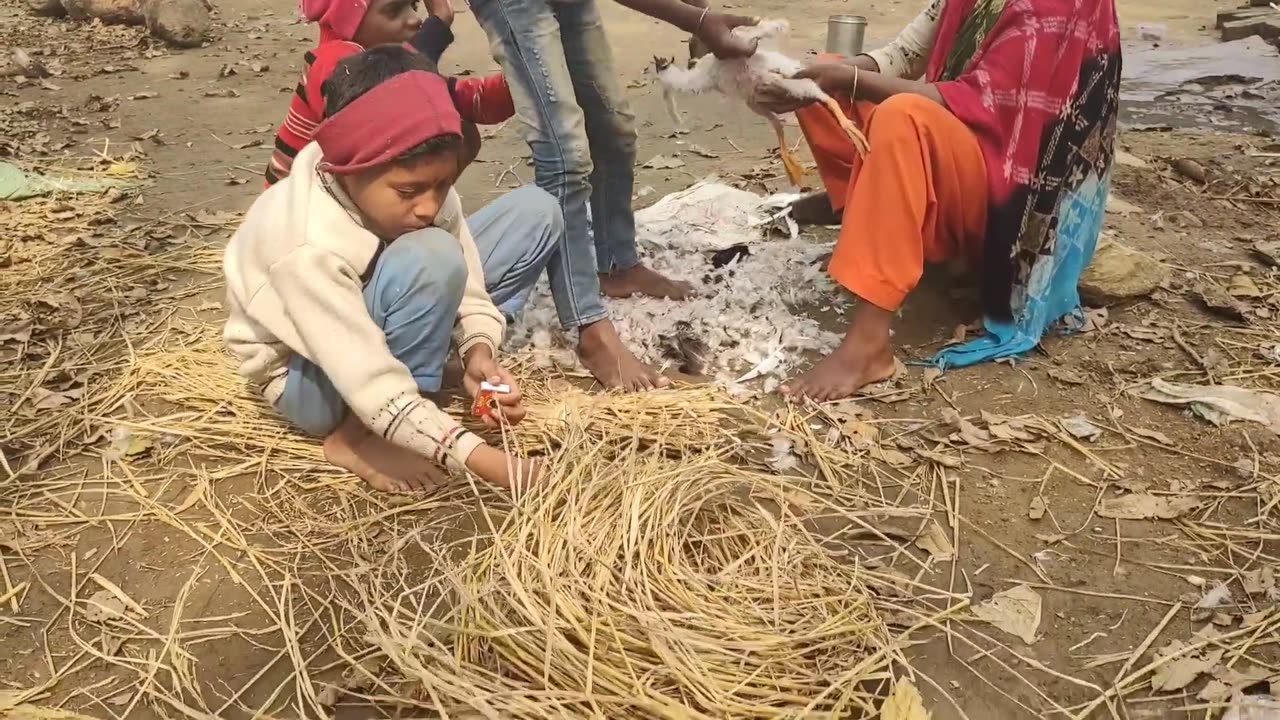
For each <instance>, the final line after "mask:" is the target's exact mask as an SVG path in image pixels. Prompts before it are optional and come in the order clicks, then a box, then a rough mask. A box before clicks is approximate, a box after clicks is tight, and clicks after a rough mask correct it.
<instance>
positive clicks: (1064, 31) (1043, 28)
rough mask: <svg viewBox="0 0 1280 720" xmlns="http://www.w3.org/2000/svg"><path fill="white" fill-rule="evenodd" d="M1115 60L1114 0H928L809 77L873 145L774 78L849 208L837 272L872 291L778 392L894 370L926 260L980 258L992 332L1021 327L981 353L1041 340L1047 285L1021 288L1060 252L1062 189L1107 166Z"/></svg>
mask: <svg viewBox="0 0 1280 720" xmlns="http://www.w3.org/2000/svg"><path fill="white" fill-rule="evenodd" d="M1029 29H1034V30H1035V32H1034V33H1032V32H1030V30H1029ZM1119 67H1120V66H1119V34H1118V31H1117V29H1116V25H1115V8H1114V4H1113V0H932V2H931V3H930V5H929V7H928V8H926V10H925V11H924V12H923V13H921V15H920V17H918V18H917V19H916V21H915V22H914V23H912V25H911V26H909V27H908V28H907V29H906V30H905V31H904V32H903V33H902V35H900V36H899V38H898V39H897V40H896V41H895V42H894V43H892V44H891V45H889V46H887V47H886V48H885V49H883V50H880V51H877V52H873V53H871V54H869V55H861V56H858V57H857V58H855V59H854V60H852V61H850V62H842V61H839V60H838V59H836V60H833V59H832V58H831V57H829V56H828V57H823V58H819V61H818V62H817V63H816V64H814V65H811V66H809V67H808V68H806V69H805V70H804V71H802V72H801V73H800V74H799V75H798V76H797V77H806V78H810V79H812V80H814V81H816V82H817V83H818V85H819V86H820V87H822V89H823V90H824V91H826V92H827V93H828V94H830V95H832V96H833V97H835V98H837V100H838V101H839V102H840V103H841V106H842V109H843V110H844V112H845V114H846V115H847V116H848V117H849V118H850V119H852V120H854V122H855V124H857V125H858V126H859V127H860V128H861V129H862V130H863V131H864V133H865V134H866V136H867V140H868V143H869V146H870V149H869V151H868V152H867V154H866V156H865V157H860V156H859V155H858V152H857V151H856V150H855V147H854V144H853V142H852V141H851V140H850V138H849V135H848V134H847V133H846V132H845V131H844V130H843V129H842V128H841V127H840V125H839V124H838V123H837V122H836V120H835V118H834V117H833V116H832V114H831V113H830V112H828V111H827V109H826V108H824V107H823V106H822V105H820V104H809V103H808V102H807V101H800V100H795V99H792V98H789V97H787V96H786V95H785V93H784V91H783V90H782V89H780V88H777V87H768V86H767V87H765V88H763V89H762V90H761V91H760V92H759V93H758V95H757V97H756V98H755V100H756V101H757V102H759V103H760V104H761V105H764V106H765V107H768V108H769V109H771V110H773V111H775V112H791V111H794V112H796V116H797V118H798V119H799V121H800V126H801V128H802V129H803V131H804V135H805V138H806V139H807V140H808V143H809V146H810V148H811V149H812V151H813V155H814V158H815V159H816V161H817V165H818V171H819V173H820V174H821V176H822V181H823V184H824V185H825V186H826V189H827V196H828V199H829V201H830V204H831V207H832V209H833V210H834V211H838V212H841V213H842V223H841V231H840V237H839V240H838V242H837V243H836V247H835V251H834V253H833V255H832V258H831V267H830V272H831V275H832V277H833V278H834V279H835V280H836V281H837V282H838V283H840V284H841V285H842V286H843V287H845V288H846V289H848V290H849V291H850V292H852V293H853V294H854V295H856V296H857V297H858V299H859V302H858V304H857V307H856V308H855V310H854V311H853V313H852V319H851V322H850V324H849V328H848V330H847V332H846V334H845V338H844V341H843V342H842V343H841V345H840V347H839V348H838V349H836V350H835V351H834V352H833V353H832V354H831V355H829V356H828V357H826V358H824V359H823V360H822V361H821V362H819V363H818V364H817V365H815V366H814V367H813V368H812V369H811V370H809V371H808V372H807V373H805V374H804V375H802V376H800V377H799V378H796V379H794V380H792V381H791V382H789V383H787V384H786V385H784V386H783V388H782V391H783V392H784V393H786V394H788V395H791V396H793V397H805V398H809V399H812V400H817V401H824V400H833V399H838V398H842V397H847V396H849V395H852V394H853V393H855V392H856V391H857V390H858V389H860V388H861V387H863V386H865V385H867V384H870V383H873V382H877V381H880V380H883V379H886V378H888V377H890V376H891V375H892V374H893V371H894V367H895V360H894V354H893V348H892V344H891V341H890V338H891V333H890V326H891V321H892V319H893V317H894V315H895V314H896V312H897V311H898V310H899V309H900V308H901V307H902V304H903V302H904V301H905V300H906V298H907V295H908V294H910V293H911V291H912V290H914V289H915V287H916V285H917V283H918V282H919V280H920V278H921V276H922V275H923V273H924V265H925V263H942V262H954V261H962V262H964V263H966V264H967V265H968V266H970V267H972V268H974V269H976V270H977V271H978V274H979V275H980V278H981V281H982V285H983V300H984V306H985V307H984V310H985V312H986V314H987V317H988V320H989V321H988V329H989V330H990V329H991V328H992V326H993V322H994V323H996V324H999V323H1001V322H1004V323H1007V324H1009V327H1011V328H1013V329H1014V330H1017V331H1018V332H1017V333H1015V334H1016V335H1017V337H1016V338H1014V340H1017V342H1010V343H1008V344H1007V347H996V348H995V349H994V350H992V352H990V353H986V354H985V357H984V358H982V359H989V358H990V357H995V356H998V353H1000V352H1004V351H1006V350H1011V349H1017V348H1023V349H1025V348H1024V346H1025V345H1026V343H1025V342H1023V341H1024V340H1025V337H1024V336H1029V335H1034V336H1035V338H1034V341H1038V340H1039V333H1040V332H1043V330H1044V327H1047V325H1048V323H1047V322H1046V323H1040V318H1039V317H1038V316H1037V317H1034V318H1031V320H1032V322H1027V313H1026V312H1025V311H1026V308H1027V307H1031V308H1032V309H1033V310H1037V309H1038V308H1040V307H1041V305H1044V303H1040V304H1039V305H1037V304H1036V302H1037V301H1039V300H1042V299H1043V298H1041V297H1040V296H1036V297H1033V298H1032V302H1031V305H1030V306H1028V305H1026V304H1025V303H1023V302H1022V301H1021V300H1016V299H1015V297H1021V296H1022V295H1025V291H1026V290H1027V288H1028V287H1029V286H1032V285H1035V283H1030V282H1029V278H1030V277H1031V276H1032V274H1033V273H1032V269H1033V267H1034V266H1035V264H1036V262H1037V261H1038V260H1041V259H1044V258H1046V257H1047V258H1050V259H1052V258H1053V254H1054V252H1055V249H1054V246H1055V243H1056V242H1057V241H1058V239H1057V237H1056V232H1057V230H1056V228H1057V220H1058V214H1059V210H1060V209H1061V208H1062V207H1063V206H1064V202H1063V201H1064V200H1066V199H1069V198H1070V197H1071V196H1072V195H1073V193H1074V192H1075V191H1076V190H1078V189H1079V187H1080V186H1081V185H1082V184H1083V183H1084V181H1085V179H1086V178H1087V177H1092V178H1094V179H1095V180H1096V178H1098V177H1105V174H1106V171H1107V169H1108V168H1109V167H1110V159H1111V147H1112V136H1113V134H1114V119H1115V103H1114V92H1113V91H1114V87H1113V85H1118V80H1119ZM922 75H924V76H925V78H926V81H917V80H915V79H912V78H918V77H921V76H922ZM1090 187H1092V186H1090ZM1090 198H1091V199H1092V198H1093V194H1091V195H1090ZM1095 204H1096V203H1095ZM1077 214H1079V213H1077ZM1073 217H1074V216H1073ZM1076 224H1078V223H1076ZM1076 224H1072V227H1073V228H1074V227H1075V226H1076ZM1046 228H1048V229H1049V230H1046ZM1073 232H1074V231H1073ZM1088 232H1090V230H1089V228H1088V227H1085V228H1084V229H1083V231H1082V233H1077V234H1079V235H1081V236H1082V237H1083V236H1086V235H1087V234H1088ZM1093 232H1094V237H1093V238H1092V240H1090V239H1088V238H1087V237H1084V242H1082V243H1081V244H1082V245H1087V254H1088V255H1091V254H1092V247H1093V245H1092V243H1093V242H1096V229H1094V230H1093ZM1071 241H1072V242H1074V239H1071ZM1059 260H1061V258H1059ZM1086 264H1087V260H1086ZM1069 265H1070V266H1071V267H1068V266H1069ZM1042 268H1049V270H1048V271H1046V272H1056V271H1057V270H1058V269H1062V268H1066V269H1067V270H1069V271H1070V270H1073V269H1074V264H1072V263H1064V262H1058V263H1056V265H1055V264H1054V263H1053V262H1049V263H1048V264H1047V265H1045V266H1042ZM1080 269H1083V268H1080ZM1077 272H1078V271H1077ZM1044 274H1046V273H1042V275H1044ZM1055 279H1056V278H1055ZM1073 280H1074V279H1073V278H1069V279H1068V281H1070V286H1071V295H1072V297H1073V298H1074V301H1070V298H1068V301H1070V303H1069V304H1071V305H1072V307H1074V306H1076V305H1078V302H1079V300H1078V296H1075V295H1074V292H1075V291H1074V287H1075V285H1074V282H1073ZM1064 282H1067V281H1064ZM1039 290H1041V288H1040V287H1035V291H1039ZM1050 304H1051V305H1053V306H1054V307H1057V306H1058V305H1060V304H1061V303H1050ZM1037 312H1038V310H1037ZM1064 312H1066V311H1064ZM1039 314H1044V313H1039ZM1015 316H1016V317H1015ZM1060 317H1062V313H1059V314H1058V315H1057V317H1054V318H1052V321H1056V320H1057V319H1058V318H1060ZM1028 328H1030V329H1028ZM1032 344H1033V345H1034V342H1033V343H1032Z"/></svg>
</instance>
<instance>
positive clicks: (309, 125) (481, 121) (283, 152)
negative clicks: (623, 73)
mask: <svg viewBox="0 0 1280 720" xmlns="http://www.w3.org/2000/svg"><path fill="white" fill-rule="evenodd" d="M452 42H453V34H452V32H450V30H449V27H448V26H447V25H445V24H444V23H443V22H441V21H440V20H439V19H438V18H435V17H431V18H428V19H427V21H426V22H425V23H424V24H423V26H422V29H421V30H419V31H418V33H417V34H416V35H415V36H414V38H413V40H412V41H411V45H412V47H413V49H415V50H417V51H418V52H421V53H423V54H424V55H426V56H427V57H428V58H430V59H431V61H432V62H433V63H438V62H439V61H440V56H441V55H443V54H444V50H445V48H447V47H448V46H449V44H450V43H452ZM363 50H364V48H362V47H360V46H359V45H357V44H356V43H353V42H349V41H347V40H332V39H322V40H321V43H320V45H319V47H317V48H316V49H314V50H311V51H308V52H307V54H306V55H304V56H303V62H304V65H303V69H302V78H301V79H300V80H299V81H298V87H297V89H296V90H294V93H293V99H292V100H291V101H290V103H289V113H288V115H286V116H285V119H284V122H283V123H282V124H281V125H280V130H279V131H278V132H277V133H276V140H275V150H274V152H273V153H272V155H271V162H270V164H268V165H267V172H266V181H267V187H270V186H272V185H274V184H276V183H277V182H279V181H280V180H282V179H284V178H285V177H287V176H288V175H289V171H290V170H291V169H292V167H293V160H294V158H295V157H297V155H298V152H299V151H301V150H302V148H304V147H306V145H307V143H309V142H311V136H312V134H314V133H315V130H316V126H317V125H319V124H320V121H321V120H323V119H324V97H323V96H322V94H321V89H322V87H323V85H324V81H325V80H327V79H329V76H331V75H332V74H333V70H334V68H335V67H337V65H338V63H339V62H340V61H341V60H342V59H343V58H345V57H349V56H351V55H355V54H356V53H359V52H361V51H363ZM448 80H449V91H450V92H451V93H452V95H453V100H454V104H455V105H457V107H458V114H460V115H461V116H462V119H463V120H464V121H467V122H472V123H476V124H478V125H496V124H498V123H501V122H503V121H505V120H507V119H508V118H510V117H511V116H512V115H514V114H515V105H514V103H513V102H512V100H511V90H510V89H509V88H508V87H507V80H506V78H504V77H503V76H502V75H500V74H498V75H490V76H489V77H484V78H449V79H448Z"/></svg>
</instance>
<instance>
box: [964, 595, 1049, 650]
mask: <svg viewBox="0 0 1280 720" xmlns="http://www.w3.org/2000/svg"><path fill="white" fill-rule="evenodd" d="M1041 604H1042V601H1041V599H1040V594H1039V593H1037V592H1036V591H1035V590H1032V589H1031V588H1030V587H1027V586H1026V585H1019V586H1017V587H1015V588H1012V589H1009V590H1005V591H1004V592H998V593H996V594H995V595H993V596H992V597H991V599H990V600H988V601H986V602H984V603H982V604H980V605H977V606H975V607H974V608H973V614H974V615H976V616H977V618H978V619H979V620H982V621H984V622H988V623H991V624H992V625H994V626H996V627H998V628H1000V629H1001V630H1003V631H1005V632H1007V633H1009V634H1010V635H1014V636H1017V637H1019V638H1021V639H1022V641H1023V642H1025V643H1026V644H1028V645H1031V644H1032V643H1034V642H1035V641H1036V640H1037V638H1036V632H1037V631H1038V630H1039V629H1040V608H1041Z"/></svg>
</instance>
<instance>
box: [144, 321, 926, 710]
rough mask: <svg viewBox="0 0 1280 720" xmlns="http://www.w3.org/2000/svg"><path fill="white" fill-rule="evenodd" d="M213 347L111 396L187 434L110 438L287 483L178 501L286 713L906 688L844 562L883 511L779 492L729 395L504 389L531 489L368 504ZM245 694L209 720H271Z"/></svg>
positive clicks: (151, 358)
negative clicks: (264, 652)
mask: <svg viewBox="0 0 1280 720" xmlns="http://www.w3.org/2000/svg"><path fill="white" fill-rule="evenodd" d="M216 344H217V340H216V336H215V335H214V334H213V332H212V331H210V332H208V333H203V334H202V336H201V337H200V338H199V339H198V340H192V341H189V342H183V343H180V344H178V345H177V346H175V347H171V348H170V349H168V350H166V351H164V352H161V353H156V354H154V355H143V356H140V357H138V358H137V359H136V360H135V362H134V364H133V370H134V372H133V373H129V374H127V375H126V376H124V377H122V378H121V380H120V382H121V384H122V386H124V385H127V386H129V387H133V388H146V395H148V396H150V397H155V398H157V399H163V400H166V401H169V402H180V403H181V407H182V410H181V411H180V412H177V413H172V414H166V415H160V416H156V417H152V418H142V417H137V418H134V419H132V420H124V421H122V424H121V426H122V427H125V428H127V429H128V431H129V432H130V433H134V434H136V435H141V436H146V437H155V438H163V437H167V438H170V440H166V441H164V442H157V445H162V446H167V444H168V443H175V444H176V445H177V446H180V447H183V448H184V449H185V450H186V451H187V452H188V453H192V454H194V455H204V456H223V457H226V458H228V459H230V458H234V457H246V458H247V457H248V456H252V455H261V454H264V453H269V454H270V456H271V458H272V471H273V474H274V473H276V472H279V473H287V474H290V475H292V476H293V478H292V479H291V480H290V482H287V483H279V482H278V480H275V479H271V476H270V475H269V476H265V477H263V478H262V481H261V482H260V483H258V484H257V488H258V492H256V493H255V494H254V495H252V496H242V500H241V502H242V503H243V507H242V508H241V511H240V512H233V508H232V507H230V506H227V505H225V504H224V503H223V501H222V500H220V499H219V498H218V497H217V496H216V495H215V494H214V493H213V492H211V490H212V488H211V487H210V488H208V489H206V490H202V491H201V490H193V491H192V493H193V494H195V493H196V492H201V493H202V494H201V497H200V502H199V503H198V504H197V506H196V509H200V508H201V507H203V508H204V509H207V510H208V511H209V512H210V513H211V514H212V517H211V518H210V520H211V521H212V522H213V526H212V527H213V528H216V529H211V530H210V531H207V532H209V533H211V534H216V535H218V536H219V537H222V538H232V540H231V541H230V545H231V546H232V547H234V548H235V549H236V550H237V551H239V552H243V553H245V554H246V555H245V558H246V559H245V560H243V561H236V562H235V565H236V566H237V567H239V568H240V570H239V572H241V573H243V574H246V575H253V576H258V577H260V578H261V580H262V584H261V585H259V584H258V583H257V582H254V583H252V585H254V586H257V587H258V590H257V591H256V594H257V598H256V601H257V602H258V603H259V604H260V606H261V609H262V610H263V611H264V612H266V613H267V614H268V615H269V617H270V618H271V622H272V623H274V624H275V625H276V626H277V627H278V628H279V632H280V633H281V635H282V636H283V637H285V638H286V639H287V642H286V646H287V647H289V648H291V650H290V654H291V656H292V654H293V653H295V652H296V656H293V660H292V666H293V668H294V672H295V673H297V675H296V682H297V698H296V702H297V705H296V708H297V710H296V711H297V712H299V713H300V714H303V715H315V714H318V713H322V712H325V711H326V709H327V708H331V707H332V706H334V705H336V704H339V703H342V704H351V703H358V704H362V703H372V704H375V705H380V706H384V707H385V706H387V705H400V706H407V707H412V708H417V709H419V710H424V711H427V710H429V711H431V712H438V713H440V714H441V715H442V716H447V717H474V716H483V717H493V718H511V717H520V718H544V717H545V718H551V717H556V718H563V717H588V716H594V717H610V718H623V717H636V718H667V717H671V718H674V717H681V718H689V717H741V718H748V717H761V718H773V717H796V716H804V717H833V718H834V717H850V716H858V715H861V714H868V715H869V714H872V713H874V712H876V711H877V708H878V707H879V705H880V703H881V698H883V697H884V696H885V694H886V693H887V692H888V690H889V686H890V684H891V682H892V679H893V677H894V675H895V673H897V674H900V673H901V672H902V670H903V669H904V668H905V667H906V666H905V664H900V663H901V658H900V657H899V656H898V655H897V648H898V642H897V641H896V640H895V639H894V638H892V637H891V634H890V632H889V630H888V629H887V628H886V626H885V625H884V623H883V622H882V621H881V619H880V612H879V611H878V610H877V604H879V603H881V602H883V600H884V598H883V597H881V596H880V594H877V592H873V590H876V591H880V590H881V589H882V586H883V584H884V580H883V578H882V577H878V576H877V575H876V574H875V573H873V572H872V573H869V572H868V571H867V570H866V569H865V568H863V567H862V566H861V565H860V561H859V559H858V557H859V555H857V554H856V553H855V552H853V551H852V544H853V543H854V542H855V541H858V540H865V539H866V527H867V526H868V524H870V523H872V522H874V521H875V518H873V517H872V516H873V515H877V516H878V515H879V514H882V513H884V512H885V510H884V503H882V502H881V501H879V500H875V499H871V498H868V497H866V496H864V495H862V494H860V492H859V491H858V490H857V489H856V486H855V484H854V483H853V482H850V483H849V487H848V488H845V489H840V488H833V486H832V485H831V484H830V483H829V482H828V481H825V480H824V481H822V482H821V483H819V482H815V481H813V480H811V479H809V478H807V477H803V476H799V475H793V476H780V475H777V474H775V473H774V472H772V471H770V470H768V466H767V461H768V449H769V447H770V442H771V438H772V437H773V436H775V435H777V434H785V433H788V432H790V431H789V430H788V429H787V428H782V427H777V426H776V425H771V424H770V423H769V420H768V417H767V416H765V415H763V414H761V413H759V411H756V410H751V409H748V408H747V407H746V406H744V405H741V404H739V403H738V402H737V401H734V400H732V399H730V398H729V397H728V395H727V394H725V393H724V392H723V391H722V390H718V389H715V388H712V387H683V388H679V389H675V390H669V391H661V392H654V393H648V394H643V395H599V394H592V393H586V392H583V391H582V390H579V389H577V388H574V387H572V386H571V385H569V384H568V383H566V382H564V381H562V380H550V381H548V380H546V379H545V375H540V374H534V373H531V372H530V368H531V367H532V366H531V364H523V365H521V364H517V365H516V373H517V375H521V376H525V377H527V378H528V382H527V383H525V384H524V385H523V389H524V391H525V392H526V395H527V397H528V398H529V400H530V404H531V406H532V407H531V414H530V418H529V419H528V420H527V421H526V423H525V424H523V425H521V426H520V427H519V428H517V429H515V430H513V431H510V432H509V433H507V435H506V437H505V438H501V437H496V438H493V441H494V442H504V441H505V442H507V443H508V444H509V445H513V444H518V445H520V446H521V447H522V449H523V452H525V453H528V454H535V455H543V456H544V457H546V459H547V461H548V463H549V467H548V468H547V471H546V477H547V480H546V482H544V483H542V484H540V485H539V486H537V487H534V488H532V489H530V490H528V491H527V492H526V493H524V494H523V495H522V496H519V497H514V498H513V497H512V496H510V495H509V494H506V493H504V492H501V491H498V490H495V489H493V488H489V487H484V486H479V485H477V484H472V483H468V482H466V481H461V482H459V483H456V484H455V485H454V486H452V487H451V488H448V489H446V490H445V491H443V492H440V493H435V494H432V495H431V496H428V497H408V498H400V497H397V496H387V495H379V496H373V497H366V496H364V488H363V486H362V485H360V484H359V483H353V482H352V481H351V480H350V479H349V478H346V477H343V476H341V474H339V473H330V472H329V471H328V470H326V469H325V468H324V466H323V465H319V464H318V463H317V461H319V460H320V457H319V455H318V453H317V452H316V448H315V447H314V445H313V444H311V443H309V442H307V441H306V440H305V439H302V438H298V437H296V436H294V435H292V434H291V433H288V432H281V431H282V430H283V428H281V427H280V425H279V424H278V423H276V422H274V421H273V419H272V418H271V417H270V414H269V413H266V412H264V408H262V407H261V405H260V404H258V402H257V401H256V400H255V399H254V398H252V397H251V396H250V395H248V394H246V393H244V392H242V391H241V390H240V389H239V388H237V387H236V382H237V381H236V379H235V377H234V372H233V370H232V368H231V367H230V366H229V363H228V362H227V358H226V357H225V356H224V355H222V354H221V353H220V352H218V351H217V350H216ZM228 441H229V442H233V443H234V444H235V445H236V446H237V448H236V449H234V450H233V449H231V448H230V447H229V446H228V445H227V444H226V443H227V442H228ZM254 465H255V468H254V469H252V470H251V472H254V473H256V472H257V469H256V466H257V464H256V463H254ZM245 469H249V468H245V467H244V466H242V471H243V470H245ZM216 477H223V478H226V477H227V475H226V474H224V473H222V472H219V473H218V475H217V476H216ZM216 477H215V478H213V479H216ZM228 479H229V478H228ZM848 479H849V480H851V481H852V480H854V478H852V477H850V478H848ZM219 494H221V493H219ZM245 511H247V512H245ZM881 594H882V593H881ZM316 623H318V624H316ZM308 627H329V628H332V630H329V631H326V632H325V635H324V637H323V638H317V637H315V636H314V635H309V634H308V633H307V628H308ZM317 640H320V641H321V642H317ZM333 653H336V657H335V656H334V655H333ZM291 684H292V683H291ZM247 689H248V688H242V689H241V690H240V691H238V692H237V693H236V695H235V696H234V697H233V698H230V699H228V700H226V701H224V702H225V703H226V704H224V705H223V708H222V709H225V708H226V707H227V706H228V705H231V704H235V705H239V706H240V707H241V708H242V709H244V710H246V711H249V712H259V711H263V710H264V709H265V708H263V707H258V706H254V705H243V704H241V703H242V702H243V697H242V693H243V692H244V691H245V690H247ZM285 692H288V690H287V689H285ZM209 710H210V711H211V712H213V713H215V714H217V713H218V712H220V710H221V709H220V708H219V707H218V705H217V704H214V705H211V706H209Z"/></svg>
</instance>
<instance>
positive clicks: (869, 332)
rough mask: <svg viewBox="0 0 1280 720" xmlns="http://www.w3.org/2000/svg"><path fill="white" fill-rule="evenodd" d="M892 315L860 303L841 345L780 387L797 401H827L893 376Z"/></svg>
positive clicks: (845, 396)
mask: <svg viewBox="0 0 1280 720" xmlns="http://www.w3.org/2000/svg"><path fill="white" fill-rule="evenodd" d="M892 318H893V314H892V313H890V312H888V311H887V310H881V309H880V308H878V307H876V306H874V305H872V304H870V303H867V302H863V303H861V304H860V305H859V306H858V309H857V310H855V311H854V316H853V322H851V323H850V324H849V331H848V332H847V333H845V336H844V341H843V342H841V343H840V347H838V348H836V349H835V350H834V351H833V352H832V353H831V354H830V355H828V356H826V357H825V358H823V359H822V360H821V361H820V362H818V364H817V365H814V366H813V367H812V368H810V369H809V372H806V373H804V374H803V375H801V376H800V377H798V378H796V379H795V380H792V381H791V382H789V383H787V384H786V385H783V386H782V387H781V388H779V390H780V391H781V392H782V394H784V395H787V396H788V397H791V398H795V399H797V400H799V399H804V398H808V399H809V400H814V401H816V402H826V401H828V400H841V399H843V398H847V397H849V396H851V395H853V394H854V393H856V392H858V391H859V390H861V389H862V388H864V387H866V386H867V385H870V384H871V383H876V382H880V381H881V380H888V379H889V378H891V377H893V374H894V371H895V370H896V369H897V363H896V362H895V361H894V358H893V347H892V346H891V345H890V342H889V322H890V320H892Z"/></svg>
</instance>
